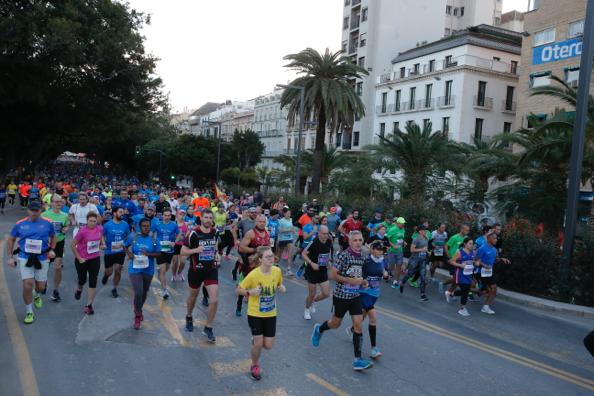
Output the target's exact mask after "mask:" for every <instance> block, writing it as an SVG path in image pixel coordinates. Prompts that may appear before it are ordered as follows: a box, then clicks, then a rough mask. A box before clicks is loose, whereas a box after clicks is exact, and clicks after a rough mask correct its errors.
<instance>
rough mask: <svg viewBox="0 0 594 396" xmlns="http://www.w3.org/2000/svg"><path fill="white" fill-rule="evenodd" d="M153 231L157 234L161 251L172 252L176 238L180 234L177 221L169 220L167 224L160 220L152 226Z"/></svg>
mask: <svg viewBox="0 0 594 396" xmlns="http://www.w3.org/2000/svg"><path fill="white" fill-rule="evenodd" d="M152 231H153V232H154V233H155V234H156V237H157V241H156V242H157V245H158V248H159V251H161V252H164V253H172V252H173V245H174V244H175V239H176V238H177V235H178V234H179V227H178V226H177V223H176V222H175V221H169V222H168V223H167V224H165V223H163V222H159V223H157V224H156V225H155V226H154V227H153V228H152Z"/></svg>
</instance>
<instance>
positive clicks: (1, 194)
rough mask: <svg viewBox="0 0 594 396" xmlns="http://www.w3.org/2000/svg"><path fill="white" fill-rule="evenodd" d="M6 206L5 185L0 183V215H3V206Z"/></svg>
mask: <svg viewBox="0 0 594 396" xmlns="http://www.w3.org/2000/svg"><path fill="white" fill-rule="evenodd" d="M5 205H6V185H5V184H4V183H0V213H1V214H4V206H5Z"/></svg>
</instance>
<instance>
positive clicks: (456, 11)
mask: <svg viewBox="0 0 594 396" xmlns="http://www.w3.org/2000/svg"><path fill="white" fill-rule="evenodd" d="M454 16H458V7H454Z"/></svg>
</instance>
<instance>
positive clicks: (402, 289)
mask: <svg viewBox="0 0 594 396" xmlns="http://www.w3.org/2000/svg"><path fill="white" fill-rule="evenodd" d="M399 289H400V294H402V293H404V283H401V284H400V288H399Z"/></svg>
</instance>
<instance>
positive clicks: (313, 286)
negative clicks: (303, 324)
mask: <svg viewBox="0 0 594 396" xmlns="http://www.w3.org/2000/svg"><path fill="white" fill-rule="evenodd" d="M333 252H334V248H333V246H332V240H331V239H330V232H329V230H328V227H327V226H325V225H322V226H320V230H319V231H318V236H317V238H316V239H314V240H313V241H312V242H311V243H310V244H309V245H307V247H306V248H305V249H304V250H303V252H302V253H301V256H302V257H303V261H304V263H305V265H306V267H305V279H306V280H307V289H308V293H307V297H306V299H305V311H304V313H303V318H304V319H305V320H311V314H312V313H315V312H316V306H315V303H316V302H318V301H321V300H323V299H325V298H328V297H330V282H329V281H328V265H330V264H331V262H332V254H333ZM318 285H319V286H320V294H316V292H317V287H318Z"/></svg>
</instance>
